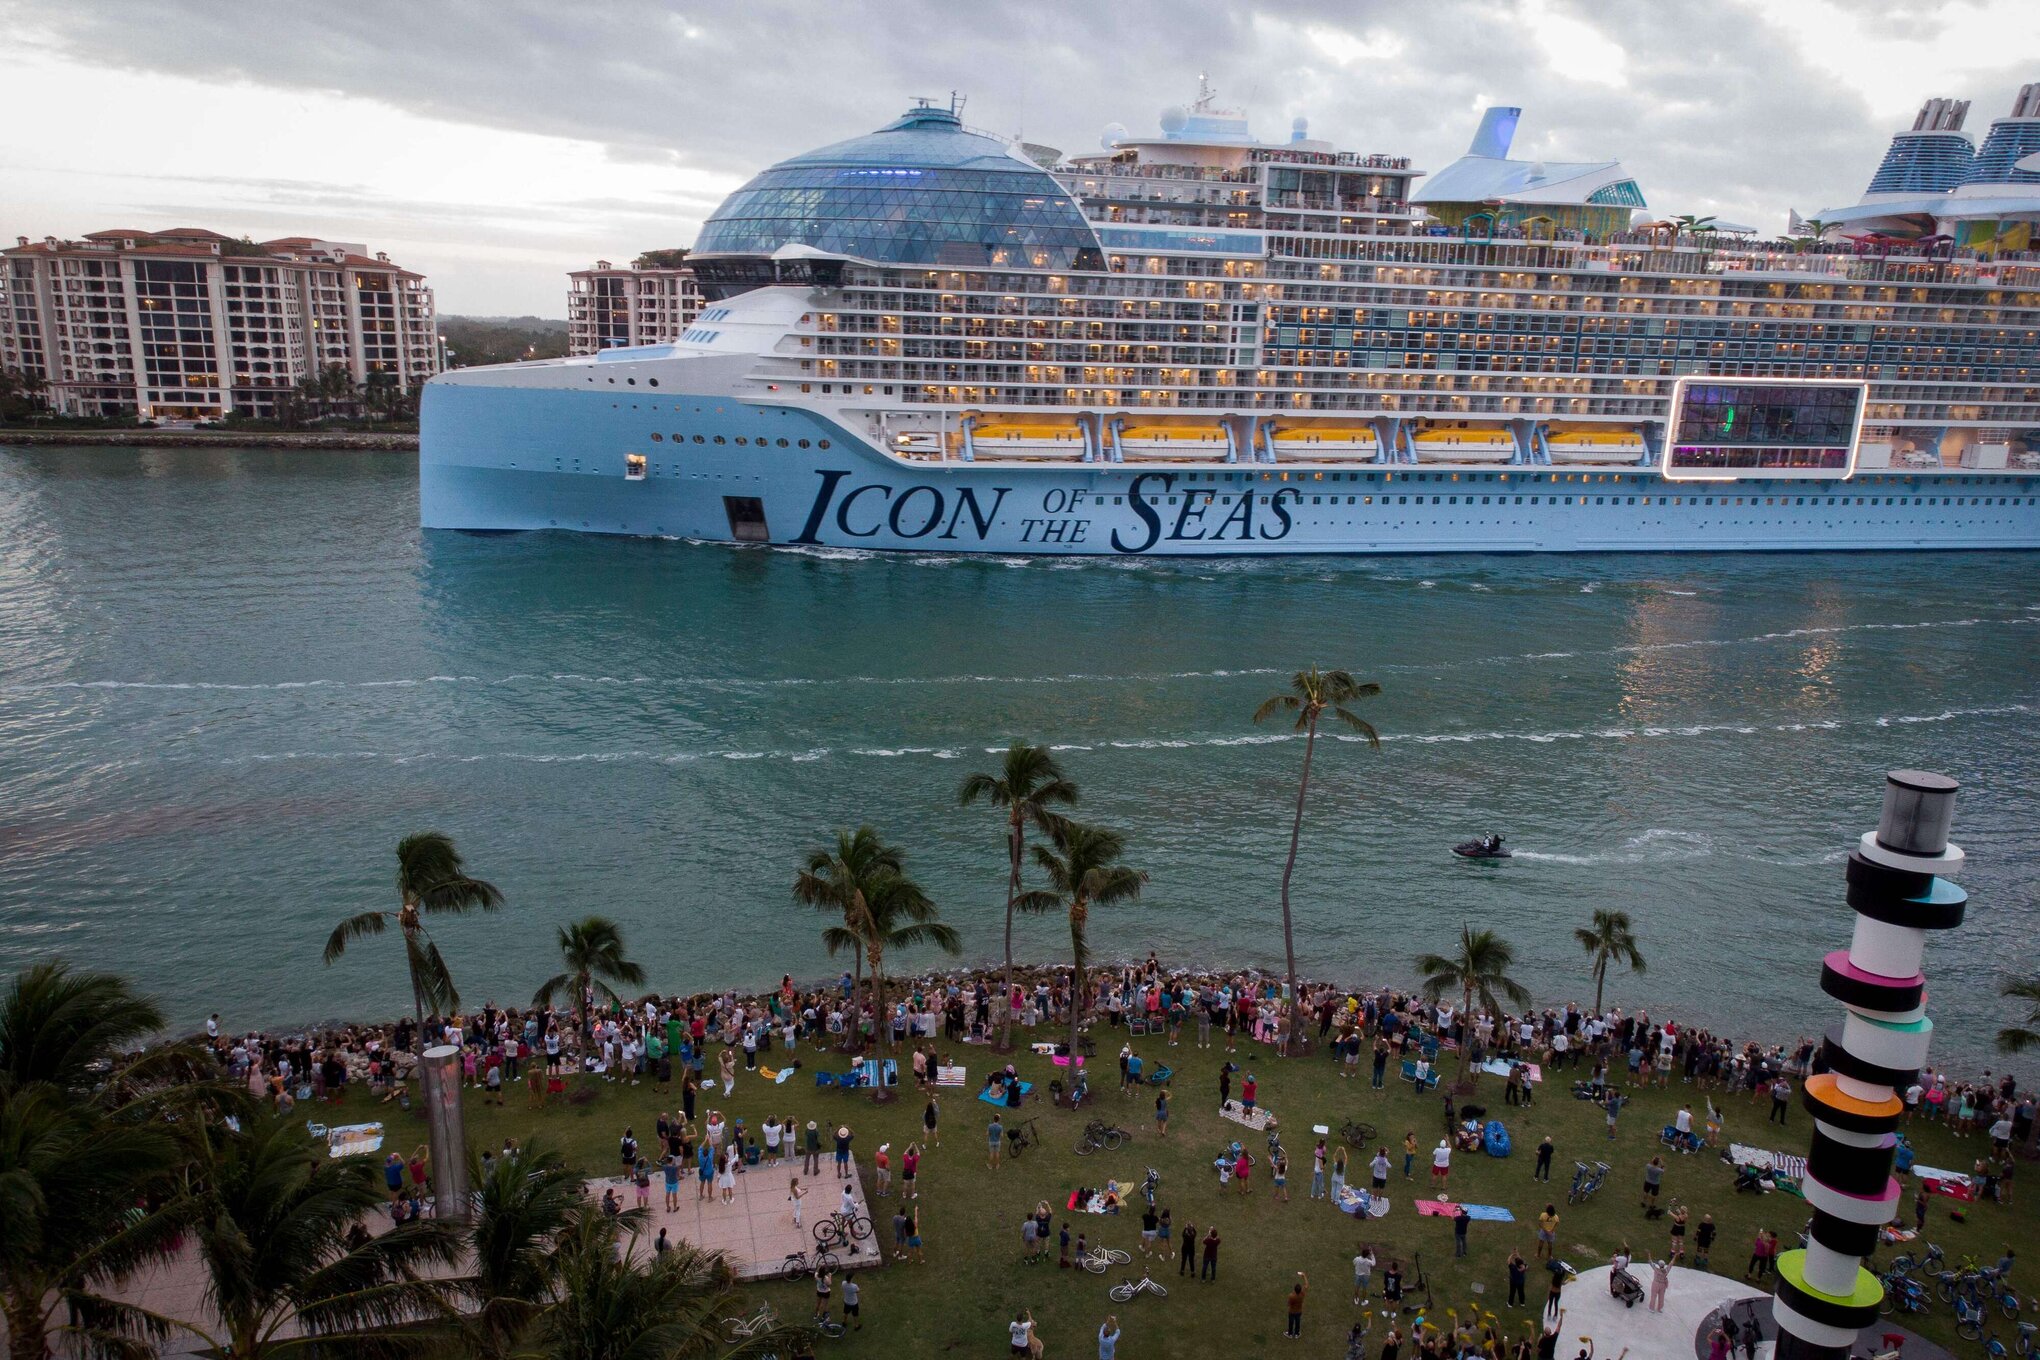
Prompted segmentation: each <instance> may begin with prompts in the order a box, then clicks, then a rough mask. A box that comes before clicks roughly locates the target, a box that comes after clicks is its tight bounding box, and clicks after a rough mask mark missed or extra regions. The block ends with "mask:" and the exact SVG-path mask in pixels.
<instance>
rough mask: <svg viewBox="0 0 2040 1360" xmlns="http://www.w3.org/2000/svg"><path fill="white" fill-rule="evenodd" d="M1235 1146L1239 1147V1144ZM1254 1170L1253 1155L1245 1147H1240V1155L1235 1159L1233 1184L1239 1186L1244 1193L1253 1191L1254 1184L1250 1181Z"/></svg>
mask: <svg viewBox="0 0 2040 1360" xmlns="http://www.w3.org/2000/svg"><path fill="white" fill-rule="evenodd" d="M1234 1146H1236V1147H1237V1146H1238V1144H1235V1145H1234ZM1253 1171H1254V1159H1253V1157H1252V1156H1250V1155H1249V1154H1248V1152H1247V1150H1246V1149H1245V1148H1240V1150H1239V1155H1238V1156H1236V1157H1235V1158H1234V1159H1233V1168H1232V1177H1233V1184H1235V1185H1237V1186H1239V1188H1240V1193H1241V1194H1242V1195H1246V1194H1251V1193H1253V1186H1252V1184H1251V1183H1250V1181H1251V1177H1252V1175H1253Z"/></svg>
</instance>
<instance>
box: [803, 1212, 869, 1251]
mask: <svg viewBox="0 0 2040 1360" xmlns="http://www.w3.org/2000/svg"><path fill="white" fill-rule="evenodd" d="M871 1232H872V1228H871V1220H870V1219H869V1218H867V1217H865V1216H864V1215H863V1214H831V1215H829V1216H828V1217H827V1218H825V1219H823V1220H822V1221H821V1222H819V1223H817V1224H815V1242H816V1244H817V1245H819V1246H821V1247H822V1248H823V1249H824V1250H830V1249H834V1248H836V1247H845V1248H848V1249H849V1250H851V1251H855V1250H856V1248H855V1247H853V1246H851V1243H853V1242H862V1241H865V1240H867V1239H868V1238H869V1237H870V1236H871Z"/></svg>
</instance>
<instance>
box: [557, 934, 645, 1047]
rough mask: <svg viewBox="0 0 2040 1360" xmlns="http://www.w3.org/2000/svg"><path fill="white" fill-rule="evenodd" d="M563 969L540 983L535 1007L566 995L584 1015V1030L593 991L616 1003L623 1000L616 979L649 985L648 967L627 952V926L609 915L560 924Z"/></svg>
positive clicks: (584, 1029)
mask: <svg viewBox="0 0 2040 1360" xmlns="http://www.w3.org/2000/svg"><path fill="white" fill-rule="evenodd" d="M559 946H560V962H561V963H562V964H564V965H565V969H564V971H562V972H558V973H555V974H553V975H552V976H551V977H549V978H547V979H546V980H545V981H544V982H543V983H541V984H540V986H539V989H538V991H537V993H536V994H535V995H533V997H532V998H531V1004H532V1007H533V1008H534V1009H536V1008H539V1007H542V1006H546V1005H549V1004H551V1003H552V1002H553V1001H554V1000H555V999H557V998H561V997H564V998H566V999H568V1001H570V1003H571V1004H572V1005H573V1006H574V1008H575V1010H576V1012H577V1013H578V1014H579V1015H580V1017H581V1032H582V1033H583V1034H586V1033H587V1032H588V996H589V994H590V993H591V992H592V993H593V994H595V995H596V996H598V997H603V998H606V999H607V1000H608V1001H609V1002H610V1003H611V1004H612V1005H616V1004H620V1003H621V1002H622V1000H623V998H622V997H620V996H618V995H617V992H616V989H615V987H614V986H612V985H611V984H612V983H620V984H622V985H623V986H626V987H642V986H644V985H645V970H644V969H642V968H640V967H639V966H638V965H637V964H635V963H632V962H631V961H630V960H629V959H628V958H626V957H625V956H624V949H623V927H621V926H619V925H617V924H616V922H614V921H612V920H610V919H609V918H608V917H607V916H589V917H584V918H583V919H581V920H579V921H576V922H574V923H573V924H572V925H565V926H561V927H560V932H559Z"/></svg>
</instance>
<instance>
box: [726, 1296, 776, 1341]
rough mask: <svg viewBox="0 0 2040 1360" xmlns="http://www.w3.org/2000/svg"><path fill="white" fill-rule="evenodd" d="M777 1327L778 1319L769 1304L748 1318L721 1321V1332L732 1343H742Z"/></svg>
mask: <svg viewBox="0 0 2040 1360" xmlns="http://www.w3.org/2000/svg"><path fill="white" fill-rule="evenodd" d="M778 1325H779V1318H778V1316H777V1315H776V1314H774V1313H773V1311H772V1305H771V1304H769V1303H768V1304H765V1305H763V1306H762V1307H760V1308H759V1309H758V1311H757V1312H755V1313H753V1314H751V1315H750V1316H749V1317H733V1318H724V1319H723V1330H724V1331H725V1332H727V1333H728V1334H729V1339H730V1340H732V1341H742V1340H744V1339H746V1338H748V1337H754V1336H763V1335H764V1334H765V1333H767V1332H769V1331H771V1330H772V1329H773V1328H774V1327H777V1326H778Z"/></svg>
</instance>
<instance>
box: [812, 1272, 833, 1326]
mask: <svg viewBox="0 0 2040 1360" xmlns="http://www.w3.org/2000/svg"><path fill="white" fill-rule="evenodd" d="M835 1282H836V1277H835V1276H834V1275H833V1274H831V1273H830V1272H828V1271H826V1270H818V1271H816V1272H815V1317H816V1318H817V1319H821V1320H826V1319H827V1318H828V1316H829V1288H830V1286H831V1285H833V1284H834V1283H835Z"/></svg>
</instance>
